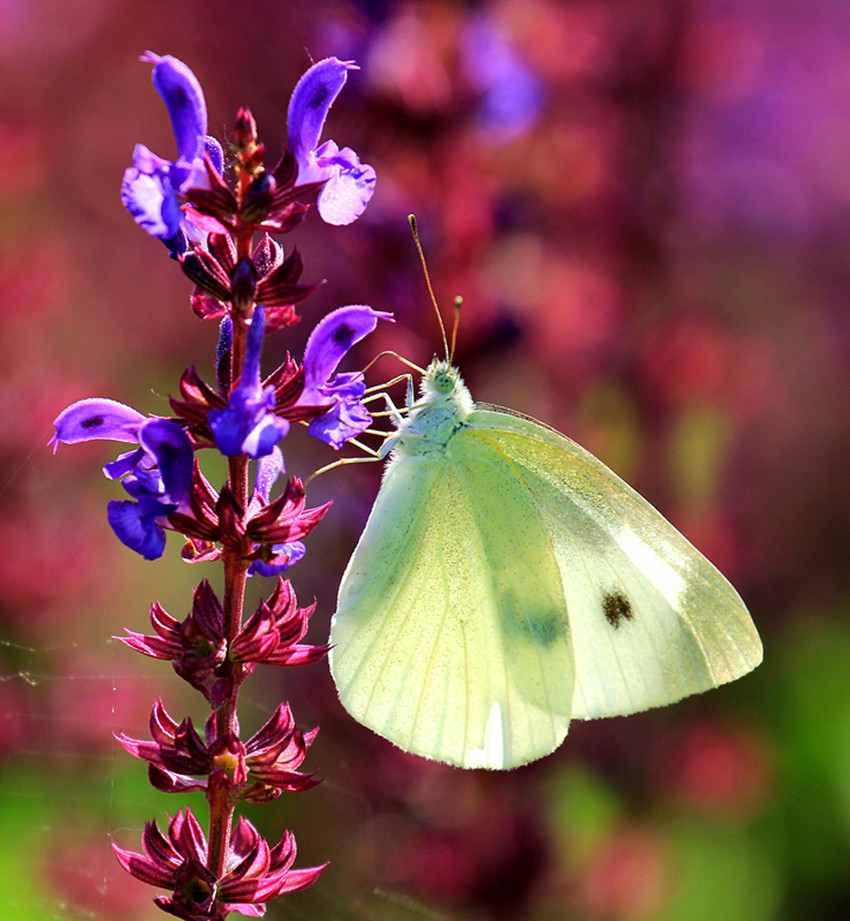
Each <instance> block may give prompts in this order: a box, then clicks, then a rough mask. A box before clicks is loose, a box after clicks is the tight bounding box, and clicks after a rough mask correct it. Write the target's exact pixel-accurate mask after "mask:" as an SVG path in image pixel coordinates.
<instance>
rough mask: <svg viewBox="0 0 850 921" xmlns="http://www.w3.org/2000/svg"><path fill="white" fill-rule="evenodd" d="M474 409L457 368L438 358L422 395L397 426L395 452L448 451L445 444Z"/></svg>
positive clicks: (427, 377) (394, 441) (421, 390)
mask: <svg viewBox="0 0 850 921" xmlns="http://www.w3.org/2000/svg"><path fill="white" fill-rule="evenodd" d="M474 409H475V403H474V402H473V400H472V396H471V395H470V393H469V390H468V389H467V387H466V385H465V384H464V382H463V380H462V379H461V376H460V373H459V372H458V370H457V368H454V367H452V366H451V365H450V364H449V362H447V361H439V360H437V359H435V360H434V361H432V362H431V364H430V365H429V366H428V370H427V371H426V372H425V375H424V376H423V378H422V382H421V386H420V396H419V399H418V400H417V401H416V403H415V404H414V405H413V406H412V407H411V408H410V410H409V411H408V414H407V416H406V417H405V419H404V421H403V422H402V423H401V424H400V425H399V427H398V432H397V434H396V435H395V437H394V439H393V442H392V445H391V447H392V450H393V453H396V454H397V453H403V454H431V453H433V452H437V453H441V454H442V453H445V450H446V445H447V444H448V443H449V441H450V440H451V439H452V437H453V436H454V435H455V434H456V433H457V432H458V431H459V430H460V429H461V428H463V426H464V424H465V422H466V418H467V416H469V414H470V413H471V412H472V411H473V410H474Z"/></svg>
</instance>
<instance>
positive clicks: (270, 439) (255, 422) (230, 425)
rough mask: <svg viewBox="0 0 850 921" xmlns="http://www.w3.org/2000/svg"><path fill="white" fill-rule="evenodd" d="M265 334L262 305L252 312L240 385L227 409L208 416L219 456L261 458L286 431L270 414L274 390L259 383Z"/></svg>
mask: <svg viewBox="0 0 850 921" xmlns="http://www.w3.org/2000/svg"><path fill="white" fill-rule="evenodd" d="M264 335H265V312H264V310H263V307H262V305H258V306H257V307H256V309H255V310H254V316H253V319H252V320H251V326H250V328H249V330H248V338H247V341H246V344H245V363H244V365H243V367H242V376H241V378H240V381H239V384H238V385H237V386H236V387H235V388H234V389H233V390H232V391H231V393H230V398H229V400H228V403H227V408H226V409H215V410H213V411H212V412H210V414H209V417H208V419H209V424H210V428H211V429H212V433H213V436H214V437H215V443H216V446H217V447H218V449H219V451H221V453H222V454H226V455H227V456H228V457H235V456H236V455H237V454H247V455H248V456H249V457H255V458H256V457H264V456H265V455H267V454H270V453H271V451H272V449H273V448H274V446H275V445H276V444H277V442H278V441H280V439H281V438H283V436H284V435H285V434H286V433H287V432H288V431H289V423H288V422H287V421H286V420H285V419H280V418H278V417H277V416H275V415H274V413H273V412H272V411H273V410H274V407H275V392H274V387H265V388H264V387H263V385H262V382H261V380H260V353H261V352H262V348H263V337H264Z"/></svg>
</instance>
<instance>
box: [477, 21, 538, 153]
mask: <svg viewBox="0 0 850 921" xmlns="http://www.w3.org/2000/svg"><path fill="white" fill-rule="evenodd" d="M465 33H466V34H465V36H464V41H463V46H462V63H463V67H464V70H465V71H466V73H467V76H468V78H469V80H470V82H471V83H472V84H473V85H474V86H475V88H476V89H477V90H478V91H479V92H480V93H481V101H480V103H479V107H478V112H477V116H478V124H479V126H480V127H481V129H482V130H483V131H484V132H485V133H486V134H487V135H489V137H490V138H491V139H492V140H494V141H497V142H499V141H502V142H504V141H510V140H512V139H513V138H515V137H518V136H520V135H522V134H524V133H525V132H526V131H528V129H529V128H530V127H531V126H532V124H533V123H534V120H535V119H536V118H537V116H538V115H539V114H540V110H541V108H542V106H543V95H544V93H543V87H542V86H541V84H540V81H539V80H538V79H537V78H536V77H535V76H534V73H533V72H532V71H531V70H530V69H529V67H528V66H527V65H526V64H525V63H523V61H522V60H521V59H520V57H519V56H518V55H517V54H516V52H515V51H514V50H513V49H512V48H511V46H510V45H509V44H508V42H507V41H506V40H505V37H504V36H503V35H502V34H501V31H500V30H499V28H498V27H497V26H496V24H495V22H493V21H492V17H489V16H486V15H484V14H482V15H475V16H473V17H472V18H471V20H470V21H469V23H468V24H467V25H466V28H465Z"/></svg>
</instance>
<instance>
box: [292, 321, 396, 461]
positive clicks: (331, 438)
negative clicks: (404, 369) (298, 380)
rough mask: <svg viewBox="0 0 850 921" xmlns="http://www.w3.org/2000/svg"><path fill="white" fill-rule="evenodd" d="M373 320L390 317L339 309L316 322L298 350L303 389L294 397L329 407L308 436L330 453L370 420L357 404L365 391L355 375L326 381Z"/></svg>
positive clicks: (371, 327)
mask: <svg viewBox="0 0 850 921" xmlns="http://www.w3.org/2000/svg"><path fill="white" fill-rule="evenodd" d="M378 320H390V321H392V314H389V313H383V312H381V311H377V310H373V309H372V308H371V307H367V306H365V305H363V304H352V305H350V306H348V307H340V308H339V309H337V310H334V311H332V312H331V313H329V314H328V315H327V316H326V317H325V318H324V319H322V320H321V321H320V322H319V323H318V325H317V326H316V328H315V329H314V330H313V332H312V333H310V338H309V339H308V340H307V346H306V348H305V350H304V390H303V391H302V393H301V396H300V397H299V398H298V404H300V405H301V406H321V405H323V404H326V403H329V404H330V405H329V407H328V411H327V412H326V413H325V414H324V415H322V416H319V417H318V418H316V419H313V421H312V422H311V423H310V426H309V428H308V431H309V433H310V434H311V435H313V436H314V437H316V438H319V439H321V440H322V441H324V442H326V443H327V444H329V445H331V447H333V448H340V447H342V445H343V444H344V443H345V442H346V441H347V440H348V439H349V438H354V437H355V436H356V435H359V434H360V432H362V431H363V430H364V429H365V428H367V427H368V426H369V423H370V422H371V421H372V418H371V416H370V415H369V413H368V412H367V410H366V407H365V406H364V405H363V403H362V402H361V400H362V398H363V395H364V394H365V392H366V385H365V384H364V383H363V375H362V373H360V372H359V371H357V372H348V373H344V374H338V375H336V376H334V377H333V379H331V378H332V375H333V374H334V371H335V370H336V367H337V365H338V364H339V363H340V361H341V360H342V358H343V356H344V355H345V353H346V352H347V351H348V350H349V349H350V348H351V346H352V345H354V344H355V343H356V342H359V341H360V340H361V339H363V338H364V337H365V336H368V335H369V333H371V332H372V331H373V330H374V329H375V327H376V326H377V325H378Z"/></svg>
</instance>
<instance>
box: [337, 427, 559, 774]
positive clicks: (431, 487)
mask: <svg viewBox="0 0 850 921" xmlns="http://www.w3.org/2000/svg"><path fill="white" fill-rule="evenodd" d="M483 448H484V451H483V453H484V454H487V453H488V450H487V445H486V444H484V445H483ZM492 453H493V455H494V456H493V458H491V459H487V458H482V457H470V458H465V459H464V460H463V462H458V461H455V460H453V459H452V458H451V457H448V456H445V455H434V454H431V455H428V456H427V457H425V456H405V455H402V456H400V457H399V458H397V459H396V460H395V461H394V462H392V464H391V465H390V468H389V470H388V471H387V474H386V476H385V478H384V482H383V484H382V486H381V490H380V493H379V495H378V498H377V500H376V502H375V506H374V508H373V510H372V513H371V515H370V517H369V521H368V523H367V525H366V529H365V531H364V533H363V535H362V537H361V539H360V542H359V544H358V545H357V548H356V550H355V552H354V555H353V556H352V558H351V561H350V562H349V565H348V568H347V570H346V572H345V575H344V576H343V581H342V585H341V587H340V594H339V604H338V609H337V613H336V615H335V616H334V619H333V623H332V628H331V642H332V643H333V644H334V648H333V649H332V651H331V671H332V673H333V676H334V680H335V681H336V684H337V689H338V690H339V694H340V699H341V700H342V703H343V704H344V705H345V707H346V708H347V709H348V710H349V712H350V713H351V714H352V715H353V716H354V717H355V718H356V719H358V720H359V721H360V722H362V723H363V724H364V725H366V726H368V727H370V728H371V729H373V730H375V731H376V732H378V733H379V734H380V735H383V736H385V737H386V738H388V739H390V740H391V741H393V742H395V743H396V744H397V745H399V746H401V747H402V748H404V749H405V750H407V751H411V752H414V753H416V754H419V755H424V756H425V757H428V758H435V759H437V760H440V761H447V762H449V763H451V764H456V765H459V766H461V767H488V768H508V767H514V766H516V765H518V764H522V763H524V762H526V761H531V760H533V759H535V758H539V757H541V756H543V755H544V754H547V753H548V752H551V751H553V750H554V749H555V748H556V747H557V746H558V745H559V744H560V743H561V741H562V740H563V738H564V736H565V735H566V732H567V727H568V725H569V720H570V710H571V701H572V697H573V665H572V648H571V643H570V635H569V631H568V629H567V612H566V607H565V601H564V595H563V591H562V588H561V581H560V575H559V569H558V563H557V560H556V559H555V552H554V550H555V548H554V545H553V543H552V541H551V540H550V539H549V536H548V535H547V533H546V530H545V525H544V522H543V521H542V520H541V519H540V517H539V515H538V514H537V511H536V509H535V508H534V506H533V504H530V503H529V501H528V497H527V495H526V492H525V489H524V488H523V487H522V486H518V485H517V483H516V482H515V481H514V479H513V477H512V474H511V471H510V468H509V467H506V466H505V465H504V463H503V462H502V459H501V458H500V456H499V454H498V452H492ZM508 521H509V522H510V525H509V526H508V525H507V524H506V522H508Z"/></svg>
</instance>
